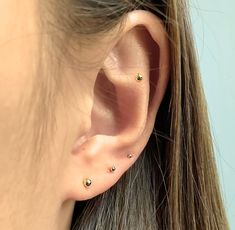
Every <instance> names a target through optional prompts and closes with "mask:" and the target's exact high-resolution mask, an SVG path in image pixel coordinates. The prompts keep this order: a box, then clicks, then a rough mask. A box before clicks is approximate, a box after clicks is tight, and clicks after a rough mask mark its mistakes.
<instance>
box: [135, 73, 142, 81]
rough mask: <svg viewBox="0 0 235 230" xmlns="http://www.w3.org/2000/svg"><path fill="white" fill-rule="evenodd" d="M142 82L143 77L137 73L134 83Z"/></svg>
mask: <svg viewBox="0 0 235 230" xmlns="http://www.w3.org/2000/svg"><path fill="white" fill-rule="evenodd" d="M142 80H143V76H142V75H141V74H140V73H138V74H137V76H136V81H142Z"/></svg>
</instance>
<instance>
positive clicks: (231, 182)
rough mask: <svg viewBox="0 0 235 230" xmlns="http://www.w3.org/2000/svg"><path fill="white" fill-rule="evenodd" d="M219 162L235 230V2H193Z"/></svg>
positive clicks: (199, 50) (195, 31) (232, 225)
mask: <svg viewBox="0 0 235 230" xmlns="http://www.w3.org/2000/svg"><path fill="white" fill-rule="evenodd" d="M190 10H191V15H192V23H193V29H194V33H195V41H196V45H197V49H198V57H199V61H200V66H201V72H202V75H203V83H204V88H205V93H206V97H207V102H208V107H209V116H210V121H211V126H212V132H213V136H214V142H215V150H216V160H217V165H218V169H219V176H220V181H221V186H222V191H223V196H224V201H225V206H226V210H227V214H228V218H229V222H230V227H231V229H232V230H235V1H234V0H224V1H221V0H220V1H219V0H213V1H212V0H211V1H209V0H190Z"/></svg>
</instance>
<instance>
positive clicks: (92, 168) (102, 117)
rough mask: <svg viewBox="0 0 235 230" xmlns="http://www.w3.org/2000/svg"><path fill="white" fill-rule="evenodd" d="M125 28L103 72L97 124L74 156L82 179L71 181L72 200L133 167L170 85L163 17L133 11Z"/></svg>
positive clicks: (77, 174) (93, 116)
mask: <svg viewBox="0 0 235 230" xmlns="http://www.w3.org/2000/svg"><path fill="white" fill-rule="evenodd" d="M123 31H124V32H123V33H122V34H121V36H120V37H119V39H117V40H116V41H115V42H114V43H113V46H112V47H111V49H110V51H109V53H108V55H107V56H106V58H105V61H104V63H103V65H101V68H100V72H99V73H98V74H97V78H96V83H95V85H94V99H93V108H92V111H91V116H90V119H91V127H90V130H88V131H87V132H86V133H85V135H84V136H82V137H80V138H79V139H78V140H77V142H76V147H75V148H74V150H73V155H72V156H71V162H70V164H71V166H70V169H71V172H70V175H71V177H73V180H72V181H76V182H75V183H73V184H69V185H68V193H67V198H69V199H75V200H85V199H89V198H92V197H94V196H96V195H98V194H100V193H103V192H104V191H106V190H108V189H109V188H110V187H111V186H113V185H114V184H115V183H116V182H117V181H118V180H119V178H120V177H121V176H122V175H123V173H125V172H126V171H127V170H128V169H129V168H130V167H131V165H132V164H133V163H134V162H135V160H136V159H137V158H138V156H139V155H140V154H141V152H142V150H143V149H144V147H145V145H146V144H147V142H148V139H149V137H150V135H151V132H152V129H153V127H154V122H155V117H156V113H157V110H158V108H159V106H160V103H161V101H162V98H163V96H164V93H165V90H166V87H167V84H168V78H169V77H168V70H169V50H168V40H167V36H166V34H165V30H164V27H163V26H162V24H161V23H160V21H159V19H158V18H157V17H156V16H155V15H153V14H151V13H148V12H145V11H134V12H131V13H129V14H128V17H127V24H126V26H125V28H124V30H123ZM138 73H140V74H141V76H142V77H143V79H142V80H141V81H138V80H137V79H136V78H137V76H138ZM129 153H132V154H134V157H133V158H128V157H127V155H128V154H129ZM112 166H115V167H116V170H115V172H111V171H110V170H109V169H110V168H111V167H112ZM86 177H88V178H90V179H91V180H92V184H91V186H89V188H86V187H84V186H83V184H82V181H83V179H84V178H86Z"/></svg>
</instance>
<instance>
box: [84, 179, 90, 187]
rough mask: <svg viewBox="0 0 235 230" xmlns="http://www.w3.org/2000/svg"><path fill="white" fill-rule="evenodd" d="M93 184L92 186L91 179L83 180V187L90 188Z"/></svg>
mask: <svg viewBox="0 0 235 230" xmlns="http://www.w3.org/2000/svg"><path fill="white" fill-rule="evenodd" d="M91 184H92V180H91V179H89V178H85V179H84V180H83V185H84V186H85V187H86V188H89V187H90V186H91Z"/></svg>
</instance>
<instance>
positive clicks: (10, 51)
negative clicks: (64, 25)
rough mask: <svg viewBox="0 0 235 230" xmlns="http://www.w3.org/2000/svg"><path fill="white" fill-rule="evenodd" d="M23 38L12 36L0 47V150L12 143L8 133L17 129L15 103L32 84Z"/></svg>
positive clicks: (30, 57) (31, 73) (29, 52)
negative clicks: (11, 39)
mask: <svg viewBox="0 0 235 230" xmlns="http://www.w3.org/2000/svg"><path fill="white" fill-rule="evenodd" d="M25 40H26V39H24V40H23V39H16V40H14V41H9V42H8V43H6V44H5V45H4V46H1V47H0V149H1V151H3V150H4V149H5V147H7V146H9V145H12V143H10V140H11V137H12V134H14V133H16V132H17V131H18V128H17V126H18V118H19V115H20V114H19V111H20V110H21V109H20V108H19V105H20V103H19V102H20V101H21V100H22V98H23V97H24V96H26V95H28V92H29V91H30V90H31V87H32V78H33V77H32V76H33V71H32V67H33V63H32V62H33V60H32V59H33V58H32V57H33V53H32V49H31V48H30V42H28V44H27V42H26V41H25ZM28 41H29V40H28ZM26 44H27V45H26ZM31 47H32V46H31Z"/></svg>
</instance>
